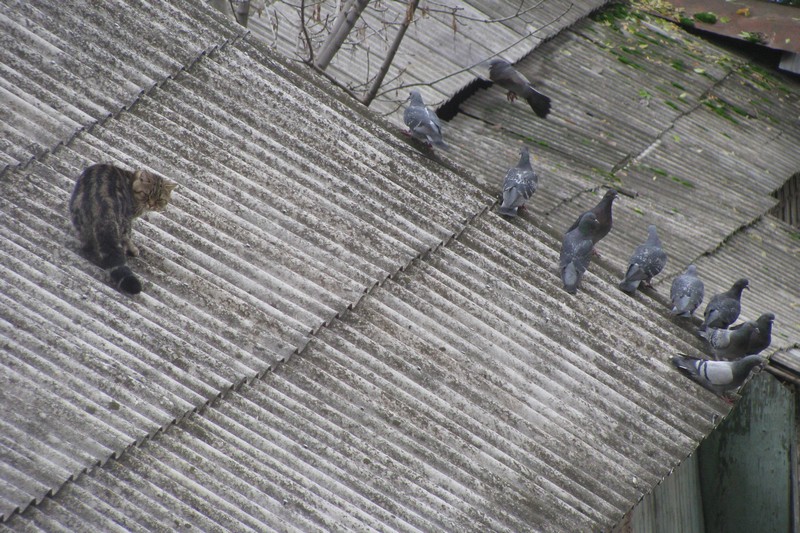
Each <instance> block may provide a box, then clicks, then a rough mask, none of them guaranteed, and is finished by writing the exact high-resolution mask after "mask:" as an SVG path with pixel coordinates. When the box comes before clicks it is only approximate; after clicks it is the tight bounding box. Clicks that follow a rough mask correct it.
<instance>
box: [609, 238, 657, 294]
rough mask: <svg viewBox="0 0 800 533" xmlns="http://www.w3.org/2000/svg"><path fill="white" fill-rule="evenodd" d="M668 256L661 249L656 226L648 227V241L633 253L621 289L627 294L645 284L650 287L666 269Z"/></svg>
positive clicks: (620, 285)
mask: <svg viewBox="0 0 800 533" xmlns="http://www.w3.org/2000/svg"><path fill="white" fill-rule="evenodd" d="M666 264H667V254H666V252H664V250H663V249H662V248H661V241H660V240H659V239H658V233H657V231H656V227H655V225H653V224H651V225H650V226H648V227H647V240H646V241H645V242H644V244H640V245H639V246H637V247H636V249H635V250H634V251H633V255H631V258H630V259H629V260H628V271H627V272H626V273H625V278H624V279H623V280H622V281H621V282H620V284H619V288H620V289H622V290H623V291H625V292H634V291H635V290H636V289H637V288H638V287H639V284H640V283H642V282H644V284H645V286H650V280H651V279H653V277H654V276H656V275H657V274H658V273H659V272H661V271H662V270H663V269H664V265H666Z"/></svg>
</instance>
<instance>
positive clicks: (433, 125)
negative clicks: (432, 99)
mask: <svg viewBox="0 0 800 533" xmlns="http://www.w3.org/2000/svg"><path fill="white" fill-rule="evenodd" d="M410 100H411V102H410V103H409V105H408V107H407V108H406V110H405V111H404V112H403V122H405V123H406V126H408V129H409V131H410V133H411V135H412V136H413V137H414V138H415V139H419V140H420V141H423V142H426V143H428V144H430V145H432V146H438V147H439V148H445V149H447V148H449V147H448V146H447V144H445V142H444V141H443V140H442V125H441V124H440V123H439V117H437V116H436V113H434V112H433V111H431V110H430V109H428V108H427V107H426V106H425V102H423V101H422V95H421V94H420V92H419V91H418V90H416V89H414V90H413V91H411V96H410Z"/></svg>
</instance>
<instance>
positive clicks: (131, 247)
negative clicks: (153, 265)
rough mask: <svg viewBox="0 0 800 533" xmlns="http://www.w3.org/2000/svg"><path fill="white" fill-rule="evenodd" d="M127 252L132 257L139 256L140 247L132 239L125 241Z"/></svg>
mask: <svg viewBox="0 0 800 533" xmlns="http://www.w3.org/2000/svg"><path fill="white" fill-rule="evenodd" d="M125 253H126V254H128V255H129V256H131V257H139V248H137V247H136V245H135V244H133V243H132V242H131V241H128V242H126V243H125Z"/></svg>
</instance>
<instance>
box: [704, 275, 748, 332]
mask: <svg viewBox="0 0 800 533" xmlns="http://www.w3.org/2000/svg"><path fill="white" fill-rule="evenodd" d="M749 284H750V282H749V281H747V280H746V279H744V278H742V279H739V280H736V283H734V284H733V287H731V288H730V289H728V290H727V291H725V292H723V293H720V294H715V295H714V296H713V297H712V298H711V300H710V301H709V302H708V305H707V306H706V310H705V311H704V312H703V317H704V320H703V325H702V326H700V330H704V329H706V328H727V327H728V326H730V325H731V324H733V323H734V322H736V319H737V318H739V313H740V312H741V310H742V303H741V300H742V291H743V290H744V289H747V288H748V285H749Z"/></svg>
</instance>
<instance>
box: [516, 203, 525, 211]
mask: <svg viewBox="0 0 800 533" xmlns="http://www.w3.org/2000/svg"><path fill="white" fill-rule="evenodd" d="M524 210H525V205H524V204H523V205H521V206H519V207H517V213H519V212H520V211H524Z"/></svg>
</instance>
